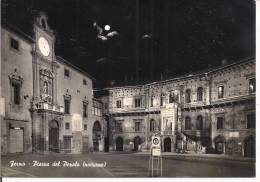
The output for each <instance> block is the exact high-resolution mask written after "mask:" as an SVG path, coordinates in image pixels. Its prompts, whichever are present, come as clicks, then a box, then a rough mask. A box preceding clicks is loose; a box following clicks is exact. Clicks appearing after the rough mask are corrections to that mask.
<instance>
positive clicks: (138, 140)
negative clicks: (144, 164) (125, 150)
mask: <svg viewBox="0 0 260 182" xmlns="http://www.w3.org/2000/svg"><path fill="white" fill-rule="evenodd" d="M141 143H142V139H141V138H140V137H139V136H136V137H135V138H134V151H138V146H139V145H141Z"/></svg>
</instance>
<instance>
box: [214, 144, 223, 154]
mask: <svg viewBox="0 0 260 182" xmlns="http://www.w3.org/2000/svg"><path fill="white" fill-rule="evenodd" d="M215 145H216V153H217V154H222V153H224V147H225V143H223V142H216V144H215Z"/></svg>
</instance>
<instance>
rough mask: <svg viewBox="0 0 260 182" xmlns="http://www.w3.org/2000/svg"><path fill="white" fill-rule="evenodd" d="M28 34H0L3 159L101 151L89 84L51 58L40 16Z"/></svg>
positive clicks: (51, 38) (98, 106)
mask: <svg viewBox="0 0 260 182" xmlns="http://www.w3.org/2000/svg"><path fill="white" fill-rule="evenodd" d="M32 30H33V31H32V32H33V34H32V35H30V36H29V35H27V34H25V33H23V32H22V31H20V30H18V29H17V28H15V27H13V26H11V25H3V26H2V28H1V35H2V36H1V37H2V40H1V41H2V47H1V49H2V50H1V51H2V57H1V149H2V154H8V153H17V152H24V153H29V152H41V153H49V152H50V151H52V152H62V153H63V152H64V153H84V152H88V151H103V150H104V133H103V117H102V107H103V105H102V103H101V102H100V101H98V100H97V99H94V97H93V78H92V77H91V76H90V75H88V74H87V73H85V72H84V71H82V70H80V69H79V68H77V67H75V66H73V65H72V64H70V63H69V62H67V61H66V60H64V59H63V58H61V57H59V56H56V55H55V35H54V33H53V30H52V29H51V28H50V27H49V26H48V22H47V16H46V15H45V14H44V13H38V14H37V16H36V17H35V19H34V21H33V25H32Z"/></svg>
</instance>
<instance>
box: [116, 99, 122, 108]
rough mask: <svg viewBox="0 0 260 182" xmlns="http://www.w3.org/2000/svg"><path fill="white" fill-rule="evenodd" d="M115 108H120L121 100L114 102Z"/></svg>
mask: <svg viewBox="0 0 260 182" xmlns="http://www.w3.org/2000/svg"><path fill="white" fill-rule="evenodd" d="M116 108H122V101H121V100H117V101H116Z"/></svg>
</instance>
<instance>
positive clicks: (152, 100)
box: [151, 96, 154, 107]
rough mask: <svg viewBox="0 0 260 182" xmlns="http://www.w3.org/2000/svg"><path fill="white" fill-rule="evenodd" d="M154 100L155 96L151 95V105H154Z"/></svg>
mask: <svg viewBox="0 0 260 182" xmlns="http://www.w3.org/2000/svg"><path fill="white" fill-rule="evenodd" d="M153 102H154V97H153V96H152V97H151V107H153V106H154V104H153Z"/></svg>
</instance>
